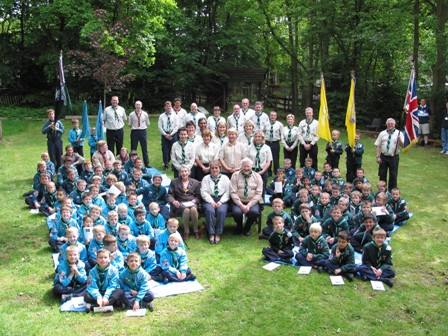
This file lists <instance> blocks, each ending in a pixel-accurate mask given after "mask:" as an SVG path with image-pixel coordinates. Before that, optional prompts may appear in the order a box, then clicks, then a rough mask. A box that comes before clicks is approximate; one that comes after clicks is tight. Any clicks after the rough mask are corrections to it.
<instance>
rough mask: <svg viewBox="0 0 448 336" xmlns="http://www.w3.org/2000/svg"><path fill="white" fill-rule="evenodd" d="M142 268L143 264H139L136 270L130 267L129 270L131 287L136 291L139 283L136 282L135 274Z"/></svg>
mask: <svg viewBox="0 0 448 336" xmlns="http://www.w3.org/2000/svg"><path fill="white" fill-rule="evenodd" d="M140 268H141V266H139V267H138V268H137V269H136V270H135V271H132V270H131V269H130V268H128V272H129V274H130V275H131V283H130V285H131V288H132V289H133V290H135V291H136V290H137V283H136V282H135V276H136V274H137V273H138V272H139V271H140Z"/></svg>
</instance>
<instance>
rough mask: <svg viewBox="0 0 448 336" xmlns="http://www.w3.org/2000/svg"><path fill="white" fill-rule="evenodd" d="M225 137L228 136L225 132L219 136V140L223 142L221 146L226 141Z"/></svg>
mask: <svg viewBox="0 0 448 336" xmlns="http://www.w3.org/2000/svg"><path fill="white" fill-rule="evenodd" d="M225 138H226V135H225V134H224V135H220V136H219V141H220V142H221V146H222V144H223V143H224V139H225Z"/></svg>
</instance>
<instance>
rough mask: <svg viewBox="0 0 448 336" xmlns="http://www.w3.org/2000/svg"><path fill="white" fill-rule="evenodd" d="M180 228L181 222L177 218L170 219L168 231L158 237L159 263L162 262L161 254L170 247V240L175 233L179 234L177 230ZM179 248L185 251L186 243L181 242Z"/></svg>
mask: <svg viewBox="0 0 448 336" xmlns="http://www.w3.org/2000/svg"><path fill="white" fill-rule="evenodd" d="M178 228H179V221H178V220H177V218H170V219H168V221H167V223H166V229H165V230H163V231H162V232H161V233H160V234H159V235H158V236H157V243H156V248H155V252H156V258H157V262H159V261H160V254H161V253H162V251H163V250H164V249H165V248H166V247H167V246H168V238H169V237H170V235H172V234H173V233H178V231H177V229H178ZM179 247H181V248H183V249H184V250H185V245H184V241H183V240H181V243H180V245H179Z"/></svg>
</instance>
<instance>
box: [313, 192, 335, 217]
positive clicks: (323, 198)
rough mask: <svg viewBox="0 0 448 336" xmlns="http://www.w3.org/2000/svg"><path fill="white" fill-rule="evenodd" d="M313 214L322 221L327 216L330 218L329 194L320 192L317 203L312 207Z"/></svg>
mask: <svg viewBox="0 0 448 336" xmlns="http://www.w3.org/2000/svg"><path fill="white" fill-rule="evenodd" d="M313 210H314V216H315V217H316V218H317V219H318V220H319V221H320V222H324V221H325V220H327V219H328V218H330V213H331V203H330V194H329V193H327V192H323V193H322V194H320V198H319V203H317V204H316V205H315V206H314V207H313Z"/></svg>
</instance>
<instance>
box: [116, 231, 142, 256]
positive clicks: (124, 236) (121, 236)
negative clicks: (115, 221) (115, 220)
mask: <svg viewBox="0 0 448 336" xmlns="http://www.w3.org/2000/svg"><path fill="white" fill-rule="evenodd" d="M130 232H131V230H130V228H129V226H127V225H126V224H120V228H119V229H118V237H117V245H118V249H119V250H120V252H121V254H122V255H123V258H124V261H125V262H126V258H127V257H128V255H129V253H131V252H135V251H136V250H137V243H136V241H135V237H134V236H133V235H131V234H130Z"/></svg>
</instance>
